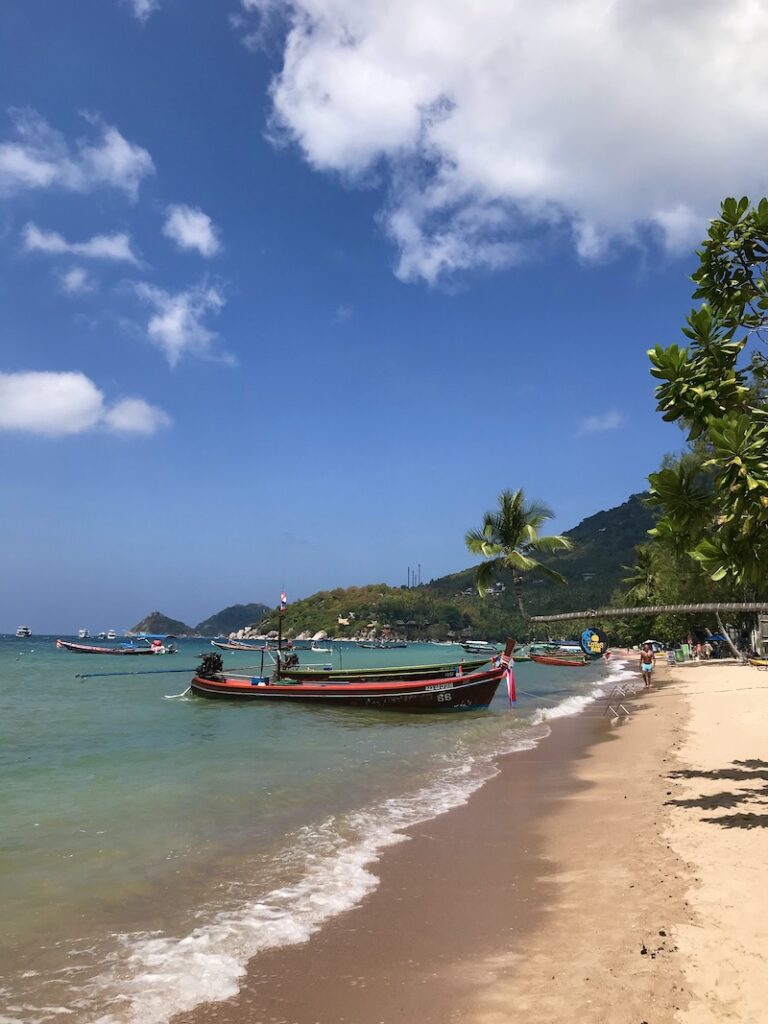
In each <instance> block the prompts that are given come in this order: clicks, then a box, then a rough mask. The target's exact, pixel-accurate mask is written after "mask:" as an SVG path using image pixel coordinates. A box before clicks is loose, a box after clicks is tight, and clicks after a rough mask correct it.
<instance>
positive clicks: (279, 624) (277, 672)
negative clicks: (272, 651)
mask: <svg viewBox="0 0 768 1024" xmlns="http://www.w3.org/2000/svg"><path fill="white" fill-rule="evenodd" d="M280 603H281V604H282V601H281V602H280ZM282 646H283V609H282V608H281V609H280V611H279V613H278V616H277V659H276V661H275V678H276V679H279V678H280V651H281V648H282Z"/></svg>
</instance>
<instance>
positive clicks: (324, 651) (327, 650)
mask: <svg viewBox="0 0 768 1024" xmlns="http://www.w3.org/2000/svg"><path fill="white" fill-rule="evenodd" d="M309 649H310V651H314V652H315V654H330V653H331V651H332V650H333V648H332V647H318V645H317V644H316V643H313V644H312V646H311V647H310V648H309Z"/></svg>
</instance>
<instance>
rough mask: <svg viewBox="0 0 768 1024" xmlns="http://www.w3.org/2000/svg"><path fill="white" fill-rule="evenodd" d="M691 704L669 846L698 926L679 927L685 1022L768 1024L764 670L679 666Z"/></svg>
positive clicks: (767, 706)
mask: <svg viewBox="0 0 768 1024" xmlns="http://www.w3.org/2000/svg"><path fill="white" fill-rule="evenodd" d="M673 678H674V681H675V683H679V686H677V687H676V688H677V689H679V691H680V692H681V693H682V694H683V696H684V699H685V701H686V703H687V705H688V720H687V729H686V736H685V739H684V742H683V744H682V747H681V750H680V757H681V760H682V762H683V766H682V768H681V771H680V774H679V776H678V778H679V780H680V790H681V791H678V792H677V793H676V794H675V798H674V799H673V800H672V801H671V806H672V808H673V813H672V819H671V822H670V828H669V835H670V843H671V845H672V847H673V849H674V850H675V851H676V852H677V853H678V854H679V856H680V857H682V858H683V859H684V860H686V861H687V862H689V864H690V869H691V875H692V877H691V883H690V888H689V891H688V894H687V899H688V901H689V903H690V906H691V909H692V910H693V912H694V919H693V921H692V922H691V923H690V924H688V925H684V926H682V927H681V928H680V929H679V942H680V946H681V949H683V950H684V951H685V959H684V972H685V976H686V979H687V982H688V984H689V986H690V990H691V1001H690V1004H689V1006H688V1008H687V1010H686V1011H685V1012H683V1013H681V1015H680V1018H679V1019H680V1021H682V1022H684V1024H710V1022H714V1021H739V1022H740V1024H765V1022H766V1021H768V672H763V671H759V670H758V669H756V668H751V667H746V668H744V667H739V666H736V665H728V666H719V665H717V664H716V663H715V664H705V665H692V666H690V667H683V668H677V669H675V671H674V677H673Z"/></svg>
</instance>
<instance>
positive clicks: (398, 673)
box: [280, 658, 490, 683]
mask: <svg viewBox="0 0 768 1024" xmlns="http://www.w3.org/2000/svg"><path fill="white" fill-rule="evenodd" d="M489 661H490V658H473V659H467V660H465V661H448V662H443V663H442V664H439V665H400V666H397V665H394V666H388V667H387V666H385V667H379V668H323V667H322V666H315V665H306V666H304V667H301V666H296V667H293V668H281V669H280V678H281V679H290V680H291V681H292V682H295V683H312V682H321V681H322V682H328V681H332V682H340V683H344V682H349V681H350V680H351V681H354V680H356V679H359V680H367V681H368V682H369V683H373V682H386V681H387V680H388V679H389V680H393V679H400V680H406V679H428V678H429V677H430V676H433V677H434V676H451V675H458V674H459V673H461V674H463V675H466V674H467V673H470V672H475V671H477V670H478V669H479V668H480V667H481V665H487V664H488V662H489Z"/></svg>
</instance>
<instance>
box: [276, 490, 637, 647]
mask: <svg viewBox="0 0 768 1024" xmlns="http://www.w3.org/2000/svg"><path fill="white" fill-rule="evenodd" d="M653 523H654V516H653V513H652V511H651V510H650V509H648V508H647V507H646V506H645V505H644V504H643V503H642V500H641V496H640V495H633V496H632V497H631V498H630V499H629V501H626V502H624V504H623V505H619V507H618V508H613V509H609V510H608V511H606V512H598V513H597V514H596V515H594V516H590V517H589V518H588V519H585V520H584V521H583V522H581V523H579V525H578V526H576V527H574V528H573V529H572V530H569V531H568V536H569V537H570V538H571V540H573V543H574V550H573V551H571V552H568V553H566V554H563V555H559V556H554V555H553V556H551V557H549V556H548V557H547V559H546V561H547V562H551V563H552V564H553V565H555V566H556V567H557V569H558V571H559V572H561V573H562V574H563V575H564V576H565V577H566V578H567V579H568V581H569V584H568V586H557V585H555V584H551V583H549V582H547V581H546V580H541V579H537V578H536V577H535V576H533V575H531V576H529V577H528V578H527V579H526V583H525V592H526V601H527V605H528V610H529V612H530V613H531V614H538V613H540V612H544V613H546V612H548V611H549V612H555V611H580V610H581V609H582V608H595V607H599V606H600V605H604V604H609V603H610V600H611V596H612V594H613V592H614V591H615V590H616V589H617V588H619V587H620V586H621V581H622V578H623V577H624V576H626V575H627V573H626V570H625V569H624V568H623V566H624V565H631V564H632V563H633V561H634V554H635V547H636V546H637V545H638V544H642V543H644V542H645V540H646V538H647V532H648V530H649V529H650V528H651V526H653ZM501 582H502V583H504V584H508V580H505V579H503V578H502V580H501ZM276 626H277V613H276V612H275V611H274V610H273V611H272V612H270V613H268V614H267V615H266V616H265V618H264V619H263V620H262V622H261V623H260V625H259V631H260V632H264V631H266V630H270V629H275V628H276ZM384 627H389V628H391V629H392V631H393V632H395V633H396V634H397V635H399V636H406V637H408V638H409V639H416V638H419V637H421V638H425V637H428V638H432V639H443V638H445V637H446V636H448V635H455V636H482V637H488V638H491V639H498V638H500V637H503V636H505V635H506V633H507V632H509V631H510V630H511V629H514V630H521V629H526V627H524V626H523V624H522V623H521V622H520V621H519V616H518V611H517V606H516V603H515V599H514V595H513V593H512V589H511V587H510V586H506V589H498V590H496V591H495V592H492V593H490V594H488V595H487V596H485V597H484V598H480V597H478V595H477V593H476V591H475V589H474V568H468V569H465V570H463V571H462V572H458V573H453V574H452V575H450V576H443V577H441V578H440V579H436V580H432V581H431V582H430V583H428V584H425V585H424V586H421V587H416V588H413V589H410V590H409V589H406V588H404V587H402V588H401V587H389V586H386V585H385V584H383V583H382V584H375V585H371V586H367V587H349V588H346V589H342V588H339V589H337V590H328V591H321V592H320V593H317V594H313V595H312V596H311V597H307V598H304V599H303V600H300V601H296V602H292V603H291V604H289V605H288V609H287V611H286V615H285V619H284V630H285V635H286V636H296V635H298V634H299V633H300V632H306V633H309V634H310V635H311V634H313V633H314V632H315V631H316V630H326V631H327V632H328V633H329V634H330V635H331V636H341V637H343V636H356V635H360V633H361V632H365V631H366V630H371V629H375V630H379V631H380V630H382V629H383V628H384Z"/></svg>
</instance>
